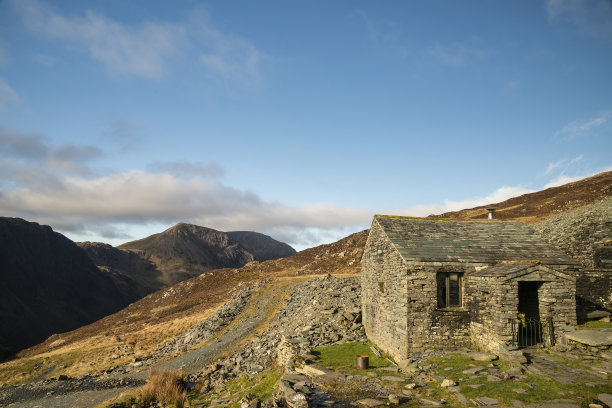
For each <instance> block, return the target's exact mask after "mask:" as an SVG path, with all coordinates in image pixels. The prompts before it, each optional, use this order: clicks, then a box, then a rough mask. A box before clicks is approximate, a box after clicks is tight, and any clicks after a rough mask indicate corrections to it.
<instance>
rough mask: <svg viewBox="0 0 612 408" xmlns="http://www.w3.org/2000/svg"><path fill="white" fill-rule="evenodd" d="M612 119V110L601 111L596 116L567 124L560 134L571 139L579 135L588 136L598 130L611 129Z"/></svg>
mask: <svg viewBox="0 0 612 408" xmlns="http://www.w3.org/2000/svg"><path fill="white" fill-rule="evenodd" d="M611 119H612V110H605V111H601V112H599V113H598V114H596V115H595V116H594V117H592V118H590V119H587V120H583V121H578V120H575V121H573V122H571V123H568V124H567V125H565V126H563V128H562V129H561V131H560V132H558V135H560V136H561V137H562V138H563V140H566V141H571V140H574V139H576V138H578V137H586V136H592V135H596V134H598V132H602V131H603V132H607V131H610V129H611V126H610V122H611Z"/></svg>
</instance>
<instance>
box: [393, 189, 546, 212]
mask: <svg viewBox="0 0 612 408" xmlns="http://www.w3.org/2000/svg"><path fill="white" fill-rule="evenodd" d="M533 192H534V190H531V189H526V188H523V187H520V186H503V187H500V188H498V189H497V190H495V191H494V192H492V193H491V194H489V195H487V196H484V197H474V198H470V199H466V200H461V201H453V200H444V203H443V204H429V205H417V206H411V207H406V208H401V209H395V210H390V211H388V212H387V213H388V214H397V215H406V216H413V217H426V216H428V215H432V214H442V213H445V212H450V211H459V210H463V209H466V208H474V207H479V206H481V205H486V204H494V203H499V202H502V201H505V200H508V199H509V198H512V197H517V196H520V195H523V194H527V193H533Z"/></svg>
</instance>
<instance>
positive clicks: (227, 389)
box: [188, 367, 284, 408]
mask: <svg viewBox="0 0 612 408" xmlns="http://www.w3.org/2000/svg"><path fill="white" fill-rule="evenodd" d="M283 372H284V369H283V368H282V367H275V368H272V369H269V370H265V371H262V372H261V373H259V374H257V375H256V376H254V377H247V376H244V375H243V376H240V377H237V378H234V379H232V380H230V381H228V382H226V383H225V386H224V387H217V388H215V389H214V390H212V391H209V392H208V393H206V394H205V395H199V393H198V392H196V391H192V392H191V393H189V395H188V396H189V402H190V403H191V405H193V406H195V405H204V406H209V405H210V402H211V401H212V400H213V399H219V398H227V399H228V400H229V401H230V402H229V403H228V404H227V407H229V408H239V407H240V402H239V401H240V399H241V398H242V397H244V396H245V395H247V394H253V395H254V396H256V397H257V398H258V399H259V400H260V401H266V400H267V399H269V398H270V397H271V396H272V395H273V394H274V392H275V391H276V385H277V384H278V381H279V380H280V378H281V377H282V375H283Z"/></svg>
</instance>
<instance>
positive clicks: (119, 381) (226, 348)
mask: <svg viewBox="0 0 612 408" xmlns="http://www.w3.org/2000/svg"><path fill="white" fill-rule="evenodd" d="M302 282H303V279H295V280H281V281H276V282H273V283H271V284H269V285H266V286H264V287H263V288H262V289H260V290H258V291H257V292H256V293H255V294H254V295H253V296H252V297H251V299H250V302H249V305H248V306H247V307H246V308H245V310H243V312H242V313H240V314H239V315H238V316H237V317H236V318H235V319H234V321H233V322H232V323H230V325H228V326H226V327H224V328H222V329H221V330H220V331H219V332H218V333H217V334H216V335H215V336H214V337H213V338H212V339H211V340H209V341H208V342H206V343H204V345H202V346H200V347H199V348H197V349H194V350H191V351H188V352H186V353H185V354H182V355H179V356H178V357H175V358H172V359H171V360H167V361H163V362H159V363H156V364H153V365H151V367H152V368H153V369H155V370H163V369H181V370H183V371H184V372H185V373H186V374H193V373H195V372H197V371H199V370H202V369H203V368H204V367H205V366H206V365H208V364H210V363H212V362H213V361H214V360H215V359H216V358H218V357H219V356H220V355H221V354H222V353H228V352H231V351H232V349H235V348H236V347H237V346H239V345H240V343H241V342H242V341H244V340H246V339H248V338H249V337H251V336H253V335H254V334H255V333H256V332H257V329H258V327H259V326H261V325H262V324H264V323H266V318H269V317H271V316H272V315H273V314H274V313H275V311H276V309H277V307H278V306H279V304H280V303H281V301H282V299H283V297H284V295H285V294H286V293H289V292H291V290H292V289H293V288H294V287H295V286H297V285H299V284H300V283H302ZM147 377H148V369H143V370H142V371H140V372H136V373H130V374H111V375H109V376H107V377H102V379H93V378H92V380H91V381H83V380H75V379H69V380H67V381H53V382H46V383H44V382H37V383H33V384H27V385H24V386H20V387H10V388H8V389H3V390H0V406H6V407H11V408H34V407H44V408H68V407H75V408H87V407H94V406H96V405H98V404H101V403H103V402H104V401H108V400H109V399H112V398H115V397H117V396H119V395H120V394H122V393H125V392H133V391H135V390H136V389H137V387H135V386H134V384H137V385H142V384H144V383H145V382H146V379H147Z"/></svg>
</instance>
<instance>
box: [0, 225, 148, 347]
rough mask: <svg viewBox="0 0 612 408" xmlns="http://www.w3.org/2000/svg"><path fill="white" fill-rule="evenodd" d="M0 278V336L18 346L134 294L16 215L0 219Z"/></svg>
mask: <svg viewBox="0 0 612 408" xmlns="http://www.w3.org/2000/svg"><path fill="white" fill-rule="evenodd" d="M0 282H2V284H1V285H0V338H5V339H7V340H8V341H10V342H12V343H14V344H16V345H18V346H21V347H23V346H29V345H32V344H36V343H38V342H40V341H42V340H44V339H46V338H47V337H49V336H50V335H51V334H53V333H58V332H63V331H67V330H72V329H75V328H77V327H79V326H82V325H84V324H87V323H90V322H92V321H94V320H96V319H99V318H100V317H102V316H105V315H107V314H109V313H112V312H115V311H117V310H119V309H121V308H123V307H125V306H126V305H127V304H128V303H130V301H133V300H135V299H136V297H134V296H132V297H128V296H126V295H125V294H124V293H122V292H121V291H120V290H119V288H118V287H117V286H116V285H115V283H114V281H113V279H112V278H111V277H110V276H107V275H106V274H105V273H104V272H101V271H99V270H98V269H97V268H96V267H95V266H94V264H93V263H92V262H91V260H90V259H89V258H88V257H87V255H86V254H85V252H84V251H83V250H81V249H80V248H79V247H78V246H77V245H75V244H74V243H73V242H72V241H70V240H69V239H68V238H66V237H64V236H63V235H61V234H59V233H57V232H54V231H53V230H52V229H51V228H50V227H48V226H44V225H39V224H37V223H33V222H27V221H24V220H22V219H19V218H4V217H2V218H0Z"/></svg>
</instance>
